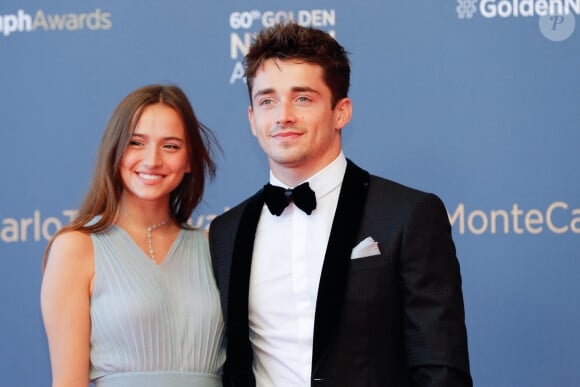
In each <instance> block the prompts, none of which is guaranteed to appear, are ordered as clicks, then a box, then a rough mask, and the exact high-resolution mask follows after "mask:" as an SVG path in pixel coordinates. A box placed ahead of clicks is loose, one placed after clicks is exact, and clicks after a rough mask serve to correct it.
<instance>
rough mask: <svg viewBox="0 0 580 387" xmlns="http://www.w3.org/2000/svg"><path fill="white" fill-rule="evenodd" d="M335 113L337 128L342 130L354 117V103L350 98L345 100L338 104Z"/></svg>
mask: <svg viewBox="0 0 580 387" xmlns="http://www.w3.org/2000/svg"><path fill="white" fill-rule="evenodd" d="M334 112H335V116H334V117H335V127H336V129H342V128H344V127H345V126H346V124H348V123H349V121H350V118H351V117H352V103H351V101H350V98H343V99H341V100H340V101H338V102H337V103H336V106H335V107H334Z"/></svg>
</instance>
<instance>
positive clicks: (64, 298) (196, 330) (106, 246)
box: [41, 85, 225, 387]
mask: <svg viewBox="0 0 580 387" xmlns="http://www.w3.org/2000/svg"><path fill="white" fill-rule="evenodd" d="M214 140H215V139H214V137H213V135H212V134H211V132H210V131H209V129H207V128H206V127H204V126H203V125H201V124H200V123H199V122H198V120H197V118H196V116H195V113H194V111H193V109H192V107H191V104H190V103H189V101H188V99H187V97H186V95H185V94H184V93H183V91H182V90H181V89H179V88H178V87H176V86H164V85H151V86H146V87H142V88H140V89H137V90H135V91H133V92H132V93H130V94H129V95H128V96H127V97H125V99H124V100H123V101H121V103H120V104H119V106H118V107H117V109H116V110H115V112H114V113H113V115H112V116H111V119H110V121H109V123H108V125H107V128H106V130H105V133H104V135H103V139H102V142H101V145H100V148H99V152H98V160H97V165H96V170H95V175H94V178H93V181H92V184H91V186H90V188H89V191H88V193H87V195H86V197H85V199H84V201H83V203H82V205H81V207H80V209H79V213H78V216H77V217H76V218H75V219H74V220H73V221H72V223H71V224H69V225H68V226H66V227H64V228H63V229H62V230H60V231H59V232H58V233H57V234H56V235H55V237H54V238H53V240H52V241H51V242H50V243H49V245H48V247H47V250H46V251H47V252H46V254H45V272H44V277H43V283H42V290H41V305H42V313H43V319H44V325H45V328H46V333H47V337H48V344H49V350H50V359H51V366H52V386H53V387H60V386H66V387H71V386H88V385H89V382H92V383H94V384H95V386H97V387H113V386H123V387H137V386H138V387H150V386H151V387H152V386H164V387H184V386H188V387H218V386H221V371H222V367H223V364H224V360H225V349H224V346H223V334H224V323H223V318H222V315H221V309H220V304H219V295H218V291H217V288H216V285H215V282H214V276H213V272H212V267H211V262H210V257H209V249H208V244H207V239H206V235H205V232H203V231H200V230H196V229H193V228H192V227H190V226H188V220H189V219H190V217H191V214H192V212H193V210H194V209H195V208H196V206H197V205H198V204H199V202H200V200H201V198H202V194H203V190H204V183H205V181H206V178H207V177H210V178H213V177H214V175H215V164H214V162H213V160H212V159H211V157H210V153H211V152H210V147H211V145H212V144H213V143H214Z"/></svg>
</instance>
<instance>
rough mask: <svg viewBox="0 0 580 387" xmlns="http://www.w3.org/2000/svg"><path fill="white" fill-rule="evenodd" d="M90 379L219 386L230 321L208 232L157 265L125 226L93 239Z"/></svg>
mask: <svg viewBox="0 0 580 387" xmlns="http://www.w3.org/2000/svg"><path fill="white" fill-rule="evenodd" d="M92 241H93V246H94V256H95V274H94V284H93V294H92V298H91V347H90V361H91V364H90V379H91V382H92V383H94V385H95V386H96V387H117V386H119V387H120V386H122V387H153V386H155V387H185V386H187V387H219V386H221V385H222V383H221V371H222V367H223V364H224V361H225V346H224V342H223V335H224V322H223V318H222V314H221V308H220V301H219V293H218V290H217V287H216V285H215V281H214V275H213V271H212V266H211V262H210V256H209V248H208V243H207V238H206V236H205V233H204V232H203V231H198V230H185V229H182V230H181V231H180V232H179V234H178V236H177V238H176V239H175V241H174V243H173V245H172V247H171V248H170V250H169V252H168V254H167V256H166V258H165V259H164V260H163V262H162V263H161V264H160V265H157V264H156V263H154V262H153V261H151V259H150V258H149V257H148V256H147V255H146V254H145V253H144V252H143V251H141V249H139V247H138V246H137V244H136V243H135V242H134V241H133V239H131V237H130V236H129V234H127V233H126V232H125V231H124V230H123V229H122V228H120V227H117V226H115V225H112V226H111V227H109V228H108V229H107V230H105V231H103V232H100V233H98V234H93V235H92Z"/></svg>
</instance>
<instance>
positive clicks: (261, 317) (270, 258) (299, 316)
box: [248, 152, 346, 387]
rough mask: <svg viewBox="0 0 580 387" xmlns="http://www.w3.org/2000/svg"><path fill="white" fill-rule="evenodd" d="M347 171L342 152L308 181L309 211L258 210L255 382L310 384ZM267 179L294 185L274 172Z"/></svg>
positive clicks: (252, 300) (261, 385) (253, 280)
mask: <svg viewBox="0 0 580 387" xmlns="http://www.w3.org/2000/svg"><path fill="white" fill-rule="evenodd" d="M345 171H346V158H345V156H344V154H343V153H342V152H341V153H340V155H339V156H338V157H337V158H336V159H335V160H334V161H333V162H332V163H331V164H329V165H328V166H327V167H326V168H324V169H323V170H321V171H320V172H318V173H317V174H316V175H314V176H312V177H311V178H310V179H308V180H307V181H308V182H309V184H310V187H311V188H312V189H313V190H314V192H315V194H316V209H315V210H314V211H313V212H312V214H311V215H306V214H305V213H304V212H302V210H300V209H299V208H297V207H296V206H295V205H294V204H293V203H290V204H289V205H288V207H286V208H285V209H284V211H283V212H282V214H281V215H280V216H275V215H272V214H271V213H270V211H269V210H268V207H267V206H266V205H264V208H263V209H262V214H261V216H260V222H259V223H258V228H257V230H256V238H255V243H254V252H253V258H252V270H251V275H250V294H249V300H248V301H249V324H250V341H251V343H252V347H253V349H254V366H253V369H254V375H255V376H256V386H257V387H275V386H276V387H279V386H284V387H291V386H310V374H311V368H312V336H313V331H314V313H315V308H316V297H317V293H318V283H319V281H320V273H321V272H322V264H323V262H324V255H325V253H326V246H327V244H328V238H329V235H330V229H331V227H332V221H333V219H334V213H335V211H336V206H337V203H338V196H339V193H340V187H341V184H342V180H343V178H344V173H345ZM270 183H271V184H273V185H277V186H281V187H284V188H293V187H287V186H285V185H284V184H283V183H281V182H280V181H279V180H278V179H276V177H274V175H273V174H272V172H270Z"/></svg>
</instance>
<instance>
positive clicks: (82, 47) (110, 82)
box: [0, 0, 580, 387]
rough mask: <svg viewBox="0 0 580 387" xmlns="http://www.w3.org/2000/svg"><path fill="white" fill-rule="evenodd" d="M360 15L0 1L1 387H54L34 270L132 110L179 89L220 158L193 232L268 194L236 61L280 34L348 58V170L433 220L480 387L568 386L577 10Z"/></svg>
mask: <svg viewBox="0 0 580 387" xmlns="http://www.w3.org/2000/svg"><path fill="white" fill-rule="evenodd" d="M361 4H364V5H360V4H359V3H357V4H356V5H354V4H353V3H352V2H350V1H347V0H334V1H330V0H318V1H305V0H294V1H281V0H271V1H267V2H261V1H250V0H245V1H236V2H220V1H217V2H215V1H214V2H209V1H208V2H199V3H196V4H194V2H188V1H178V0H164V1H159V0H143V1H139V2H123V1H113V0H98V1H97V0H86V1H82V2H79V1H73V0H68V1H62V0H61V1H52V2H45V1H40V0H5V1H2V3H1V4H0V122H1V137H0V138H1V140H0V178H1V181H2V182H1V183H0V184H1V186H2V189H0V267H1V268H2V269H1V270H0V297H1V300H2V302H1V305H0V332H1V333H0V335H1V344H0V375H2V381H1V382H0V385H2V386H9V387H12V386H49V385H50V366H49V358H48V349H47V344H46V337H45V333H44V329H43V326H42V319H41V314H40V307H39V289H40V281H41V258H42V253H43V250H44V247H45V246H46V242H47V239H48V238H49V237H50V236H51V235H52V234H54V232H55V231H56V230H57V229H58V228H59V227H61V226H62V224H64V223H66V222H67V221H68V220H69V219H70V216H71V214H72V213H74V210H75V209H76V208H77V206H78V205H79V204H80V201H81V199H82V197H83V195H84V194H85V191H86V189H87V186H88V182H89V181H90V179H91V175H92V171H93V167H94V161H95V153H96V150H97V147H98V144H99V141H100V138H101V135H102V131H103V129H104V126H105V124H106V122H107V120H108V118H109V115H110V114H111V113H112V111H113V109H114V108H115V106H116V105H117V104H118V103H119V101H120V100H121V99H122V98H123V97H124V96H125V95H126V94H127V93H128V92H129V91H131V90H133V89H135V88H137V87H140V86H142V85H145V84H149V83H157V82H163V83H175V84H177V85H179V86H181V87H182V88H183V89H184V90H185V91H186V93H187V94H188V95H189V96H190V99H191V101H192V103H193V105H194V108H195V110H196V112H197V113H198V116H199V117H200V118H201V119H202V121H204V122H205V123H206V124H207V125H208V126H210V127H211V128H212V129H213V130H214V132H215V133H216V136H217V137H218V139H219V141H220V143H221V145H222V147H223V149H224V153H223V155H221V156H219V157H218V164H219V170H218V177H217V179H216V181H215V182H214V183H212V184H211V185H210V186H209V187H208V189H207V192H206V195H205V199H204V203H203V205H202V206H201V207H200V208H199V210H198V211H197V212H196V213H195V215H194V217H193V219H192V221H193V223H194V224H198V225H199V226H200V227H207V225H208V224H209V221H210V220H211V218H212V217H213V216H215V214H219V213H221V212H223V211H224V210H225V209H226V208H228V207H231V206H233V205H234V204H236V203H238V202H239V201H240V200H241V199H242V198H244V197H246V196H247V195H249V194H251V193H253V192H254V191H255V190H256V189H257V187H259V186H261V185H263V184H264V183H265V182H266V179H267V172H268V166H267V163H266V160H265V158H264V156H263V155H262V153H261V151H260V150H259V147H258V146H257V144H256V142H255V140H254V138H253V137H252V136H251V132H250V128H249V124H248V121H247V106H248V97H247V92H246V88H245V84H244V82H243V80H242V79H241V73H240V72H241V61H242V57H243V54H244V52H245V49H246V47H247V45H248V43H249V39H251V36H252V34H253V33H254V32H256V31H257V30H258V29H259V28H260V27H262V26H267V25H271V24H272V23H274V22H276V21H283V20H286V19H294V20H298V21H299V22H300V23H302V24H306V25H311V26H315V27H319V28H322V29H325V30H327V31H332V33H333V34H334V35H335V36H336V38H337V39H338V40H339V41H340V42H341V43H342V44H343V45H344V46H345V47H346V48H347V50H348V51H349V52H350V53H351V59H352V65H353V74H352V89H351V98H352V100H353V104H354V117H353V120H352V121H351V123H350V124H349V126H348V127H347V128H345V129H344V131H343V138H344V148H345V153H346V154H347V156H348V157H349V158H351V159H353V160H354V161H355V162H357V163H358V164H360V165H362V166H364V167H366V168H367V169H368V170H369V171H371V172H373V173H375V174H378V175H382V176H385V177H387V178H390V179H394V180H397V181H399V182H401V183H404V184H407V185H411V186H414V187H417V188H420V189H423V190H428V191H432V192H435V193H437V194H439V195H440V196H441V197H442V198H443V200H444V201H445V203H446V206H447V209H448V212H449V216H450V219H451V221H452V224H453V230H454V238H455V242H456V245H457V250H458V255H459V260H460V263H461V269H462V275H463V281H464V286H463V289H464V296H465V307H466V319H467V327H468V335H469V348H470V357H471V363H472V371H473V377H474V381H475V385H477V386H494V387H496V386H506V387H513V386H526V387H531V386H577V385H578V369H580V335H579V334H578V333H577V329H578V326H580V301H579V297H578V294H580V280H579V277H580V276H579V274H578V273H579V272H580V259H579V258H580V253H579V251H580V242H579V241H580V239H579V234H580V195H579V193H580V179H579V178H578V167H579V166H580V156H579V149H578V148H579V144H580V130H579V129H580V128H579V127H578V123H579V122H580V108H579V106H578V103H579V102H578V101H579V96H580V71H578V69H579V68H580V51H579V45H580V31H575V28H576V21H579V22H580V0H567V1H564V0H562V1H554V0H520V1H516V0H513V1H511V0H479V1H478V0H455V1H444V2H442V1H431V0H415V1H406V2H403V1H401V2H384V1H382V0H369V1H365V2H364V3H361ZM550 12H552V14H550Z"/></svg>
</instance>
